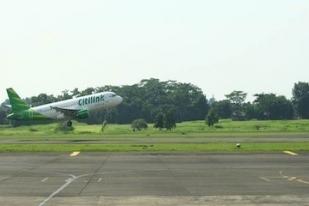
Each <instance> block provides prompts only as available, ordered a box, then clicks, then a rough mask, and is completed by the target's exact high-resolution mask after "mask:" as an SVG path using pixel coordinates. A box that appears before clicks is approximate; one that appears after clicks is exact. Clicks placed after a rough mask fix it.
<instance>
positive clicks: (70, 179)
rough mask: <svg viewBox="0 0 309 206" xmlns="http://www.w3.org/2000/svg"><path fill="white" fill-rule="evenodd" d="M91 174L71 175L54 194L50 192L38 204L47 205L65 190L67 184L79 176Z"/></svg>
mask: <svg viewBox="0 0 309 206" xmlns="http://www.w3.org/2000/svg"><path fill="white" fill-rule="evenodd" d="M88 175H89V174H84V175H80V176H75V175H70V176H71V177H70V178H68V179H66V180H65V183H64V184H63V185H62V186H60V187H59V188H58V189H57V190H55V191H54V192H53V193H52V194H50V195H49V196H48V197H47V198H46V199H45V200H43V201H42V202H41V203H40V204H39V205H38V206H43V205H45V204H46V203H47V202H48V201H49V200H50V199H51V198H53V197H54V196H56V195H57V194H58V193H59V192H61V191H62V190H64V189H65V188H66V187H67V186H69V185H70V184H71V183H72V182H74V181H75V180H77V179H78V178H81V177H85V176H88Z"/></svg>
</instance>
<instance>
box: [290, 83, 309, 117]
mask: <svg viewBox="0 0 309 206" xmlns="http://www.w3.org/2000/svg"><path fill="white" fill-rule="evenodd" d="M293 104H294V105H295V109H296V111H297V114H298V116H299V117H301V118H305V119H308V118H309V83H307V82H298V83H295V84H294V88H293Z"/></svg>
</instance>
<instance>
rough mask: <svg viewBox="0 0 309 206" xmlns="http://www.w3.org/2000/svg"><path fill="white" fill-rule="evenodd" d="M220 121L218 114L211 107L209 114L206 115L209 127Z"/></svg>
mask: <svg viewBox="0 0 309 206" xmlns="http://www.w3.org/2000/svg"><path fill="white" fill-rule="evenodd" d="M218 122H219V117H218V114H217V113H216V111H215V110H214V109H210V110H209V112H208V114H207V116H206V123H207V125H208V127H212V126H214V124H216V123H218Z"/></svg>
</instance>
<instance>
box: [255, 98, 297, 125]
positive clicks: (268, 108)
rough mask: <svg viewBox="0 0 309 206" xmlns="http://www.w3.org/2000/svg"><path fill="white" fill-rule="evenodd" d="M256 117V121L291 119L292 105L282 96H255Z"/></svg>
mask: <svg viewBox="0 0 309 206" xmlns="http://www.w3.org/2000/svg"><path fill="white" fill-rule="evenodd" d="M254 96H255V97H256V99H255V100H254V104H255V106H256V115H257V118H258V119H271V120H276V119H292V118H293V105H292V103H291V101H289V100H287V99H286V98H285V97H284V96H276V95H275V94H272V93H270V94H264V93H262V94H255V95H254Z"/></svg>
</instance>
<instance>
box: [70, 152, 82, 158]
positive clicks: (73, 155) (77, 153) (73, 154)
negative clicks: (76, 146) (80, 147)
mask: <svg viewBox="0 0 309 206" xmlns="http://www.w3.org/2000/svg"><path fill="white" fill-rule="evenodd" d="M79 154H80V152H72V153H71V154H70V157H75V156H77V155H79Z"/></svg>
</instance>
